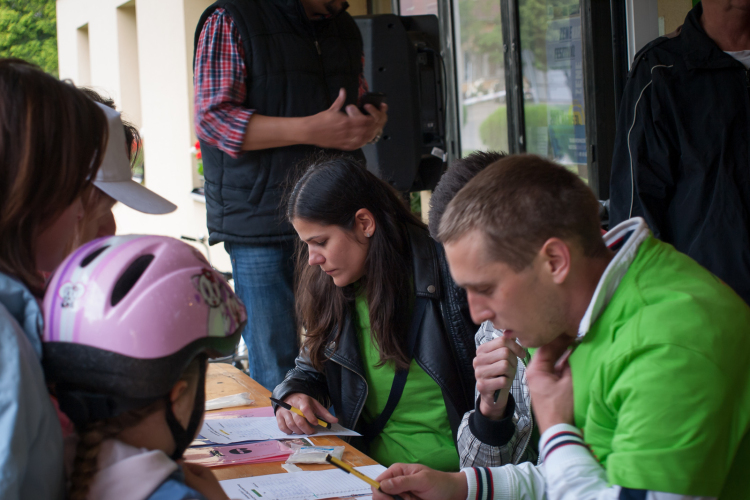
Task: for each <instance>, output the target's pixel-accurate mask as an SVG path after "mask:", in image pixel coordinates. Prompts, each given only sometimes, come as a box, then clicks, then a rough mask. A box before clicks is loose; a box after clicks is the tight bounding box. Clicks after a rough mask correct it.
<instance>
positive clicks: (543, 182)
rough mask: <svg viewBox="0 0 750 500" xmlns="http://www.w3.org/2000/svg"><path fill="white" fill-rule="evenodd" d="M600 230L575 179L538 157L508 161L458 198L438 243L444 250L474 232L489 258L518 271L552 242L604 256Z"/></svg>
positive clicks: (591, 199)
mask: <svg viewBox="0 0 750 500" xmlns="http://www.w3.org/2000/svg"><path fill="white" fill-rule="evenodd" d="M600 227H601V226H600V221H599V202H598V201H597V199H596V197H595V196H594V193H593V192H592V191H591V189H589V187H588V186H587V185H586V184H585V183H584V182H583V181H582V180H581V179H580V178H579V177H578V176H577V175H576V174H574V173H573V172H571V171H569V170H567V169H566V168H564V167H562V166H560V165H558V164H556V163H553V162H551V161H549V160H546V159H544V158H541V157H539V156H535V155H513V156H508V157H506V158H503V159H502V160H499V161H497V162H495V163H493V164H492V165H490V166H489V167H487V168H486V169H484V170H483V171H482V172H480V173H479V174H477V176H476V177H474V178H473V179H472V180H471V181H469V183H467V184H466V186H464V188H463V189H461V191H459V192H458V194H457V195H456V197H455V198H453V200H452V201H451V202H450V204H449V205H448V208H447V209H446V211H445V214H444V215H443V218H442V220H441V222H440V231H439V233H438V239H439V240H440V241H441V242H442V243H443V244H447V243H451V242H454V241H457V240H458V239H460V238H461V237H462V236H464V235H465V234H466V233H469V232H471V231H473V230H478V231H479V232H480V233H481V234H483V235H484V237H485V240H486V243H487V255H488V256H489V257H490V258H492V259H493V260H496V261H500V262H503V263H506V264H508V265H510V266H511V267H512V268H513V269H515V270H516V271H520V270H522V269H525V268H526V267H527V266H529V265H530V264H531V262H532V261H533V260H534V257H535V256H536V254H537V253H538V252H539V250H540V249H541V247H542V245H544V242H546V241H547V240H548V239H550V238H554V237H557V238H560V239H562V240H565V241H569V242H576V243H578V244H579V245H580V246H581V248H582V249H583V252H584V255H586V256H588V257H597V256H600V255H603V254H605V253H606V246H605V245H604V242H603V240H602V236H601V229H600Z"/></svg>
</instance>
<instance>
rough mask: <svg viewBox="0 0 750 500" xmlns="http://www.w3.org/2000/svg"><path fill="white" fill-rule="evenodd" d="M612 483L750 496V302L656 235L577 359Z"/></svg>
mask: <svg viewBox="0 0 750 500" xmlns="http://www.w3.org/2000/svg"><path fill="white" fill-rule="evenodd" d="M570 366H571V369H572V373H573V392H574V398H575V423H576V426H577V427H579V428H581V429H582V430H583V435H584V439H585V440H586V442H587V443H588V444H589V445H590V446H591V448H592V450H593V452H594V454H595V455H596V457H597V458H598V459H599V461H600V462H601V463H602V465H603V466H604V467H605V469H606V470H607V477H608V480H609V482H610V484H617V485H620V486H623V487H627V488H633V489H645V490H654V491H666V492H670V493H677V494H683V495H693V496H708V497H720V498H726V499H728V498H749V497H750V472H749V471H750V437H748V435H747V432H748V429H750V308H748V307H747V305H746V304H745V303H744V302H743V301H742V299H740V298H739V297H738V296H737V294H735V293H734V292H733V291H732V290H731V289H730V288H729V287H728V286H726V285H725V284H723V283H721V282H720V281H719V280H718V279H717V278H715V277H714V276H713V275H711V273H709V272H708V271H706V270H705V269H704V268H702V267H701V266H699V265H698V264H697V263H696V262H695V261H693V260H692V259H690V258H689V257H687V256H686V255H683V254H681V253H679V252H677V251H676V250H675V249H674V248H673V247H672V246H671V245H668V244H666V243H662V242H660V241H658V240H657V239H655V238H654V237H653V236H651V237H648V238H646V239H645V240H644V241H643V243H641V245H640V247H639V249H638V251H637V254H636V257H635V259H634V261H633V262H632V264H631V265H630V267H629V268H628V270H627V272H626V273H625V275H624V276H623V278H622V281H621V282H620V284H619V286H618V287H617V290H616V291H615V293H614V295H613V296H612V299H611V300H610V302H609V304H608V305H607V306H606V308H605V309H604V311H602V313H601V315H600V316H599V318H598V319H597V320H596V321H595V322H594V324H593V325H592V326H591V329H590V330H589V332H588V333H587V334H586V336H585V337H584V339H583V342H582V343H581V345H580V346H578V348H577V349H576V350H575V351H574V353H573V355H572V356H571V357H570Z"/></svg>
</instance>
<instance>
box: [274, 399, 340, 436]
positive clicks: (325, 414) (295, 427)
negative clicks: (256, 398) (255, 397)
mask: <svg viewBox="0 0 750 500" xmlns="http://www.w3.org/2000/svg"><path fill="white" fill-rule="evenodd" d="M274 402H275V403H276V404H277V405H279V406H280V407H279V408H278V410H277V411H276V423H277V424H278V425H279V429H281V430H282V431H283V432H285V433H287V434H292V433H294V434H315V428H316V426H318V425H319V423H320V422H323V423H325V424H328V425H324V427H328V426H329V425H330V424H332V423H336V422H338V419H337V418H336V417H334V416H333V415H331V414H330V412H329V411H328V410H327V409H325V408H324V407H323V405H322V404H320V403H319V402H318V401H317V400H316V399H314V398H312V397H310V396H308V395H307V394H302V393H294V394H290V395H289V396H287V397H286V398H284V401H278V400H275V401H274ZM285 406H288V407H290V408H293V410H289V409H286V408H285ZM294 409H296V410H298V411H297V412H294ZM329 428H330V427H329Z"/></svg>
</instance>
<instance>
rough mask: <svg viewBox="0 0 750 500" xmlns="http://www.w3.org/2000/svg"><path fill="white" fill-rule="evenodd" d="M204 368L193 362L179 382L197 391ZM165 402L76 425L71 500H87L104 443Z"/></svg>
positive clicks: (197, 362)
mask: <svg viewBox="0 0 750 500" xmlns="http://www.w3.org/2000/svg"><path fill="white" fill-rule="evenodd" d="M201 366H202V364H201V362H200V360H199V358H195V359H193V361H191V362H190V364H189V365H188V366H187V368H185V370H184V371H183V372H182V375H181V376H180V380H185V381H187V382H188V387H189V388H195V386H196V385H197V382H198V378H199V370H200V369H201ZM190 390H191V391H192V389H190ZM165 403H166V400H165V399H160V400H157V401H154V402H153V403H151V404H150V405H148V406H145V407H143V408H138V409H135V410H129V411H126V412H125V413H122V414H121V415H118V416H116V417H113V418H107V419H103V420H95V421H93V422H87V423H86V424H83V425H81V426H76V431H77V432H78V436H79V439H78V445H77V446H76V455H75V460H74V462H73V473H72V474H71V476H70V485H69V489H68V499H69V500H86V497H87V496H88V494H89V489H90V487H91V482H92V481H93V480H94V476H96V473H97V472H99V452H100V451H101V447H102V444H103V443H104V441H106V440H108V439H115V438H117V436H118V435H119V434H120V433H121V432H122V431H124V430H125V429H127V428H129V427H134V426H136V425H138V424H139V423H141V421H143V419H145V418H146V417H148V416H149V415H151V414H152V413H155V412H157V411H159V410H161V409H163V408H164V407H165Z"/></svg>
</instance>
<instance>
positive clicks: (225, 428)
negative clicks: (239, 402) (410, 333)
mask: <svg viewBox="0 0 750 500" xmlns="http://www.w3.org/2000/svg"><path fill="white" fill-rule="evenodd" d="M315 430H316V433H315V434H303V435H299V434H292V435H289V434H285V433H284V432H283V431H281V430H279V425H278V424H277V423H276V417H248V418H226V419H225V418H220V419H212V420H206V421H205V422H203V427H202V428H201V432H200V435H201V436H202V437H204V438H206V439H208V440H209V441H212V442H214V443H218V444H230V443H240V442H242V441H265V440H268V439H283V438H289V437H307V436H359V435H360V434H358V433H356V432H354V431H350V430H349V429H346V428H344V427H342V426H340V425H339V424H333V425H332V426H331V429H330V430H329V429H326V428H325V427H321V426H317V427H316V428H315Z"/></svg>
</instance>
